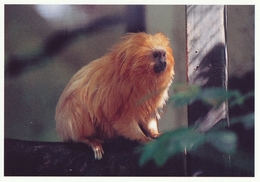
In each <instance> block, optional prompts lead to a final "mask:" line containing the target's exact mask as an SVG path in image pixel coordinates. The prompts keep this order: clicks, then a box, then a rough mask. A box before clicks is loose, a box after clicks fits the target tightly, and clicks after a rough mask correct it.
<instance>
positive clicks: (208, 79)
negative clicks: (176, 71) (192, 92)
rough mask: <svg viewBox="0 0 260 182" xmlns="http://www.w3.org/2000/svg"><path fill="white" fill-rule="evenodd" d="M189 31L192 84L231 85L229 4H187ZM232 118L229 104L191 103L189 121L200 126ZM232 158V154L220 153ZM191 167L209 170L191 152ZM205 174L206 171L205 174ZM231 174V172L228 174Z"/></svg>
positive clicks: (192, 170) (224, 171)
mask: <svg viewBox="0 0 260 182" xmlns="http://www.w3.org/2000/svg"><path fill="white" fill-rule="evenodd" d="M186 18H187V19H186V25H187V28H186V34H187V37H186V38H187V80H188V83H189V84H195V85H200V86H201V87H202V88H209V87H223V88H225V89H226V88H227V53H226V30H225V28H226V7H225V6H221V5H217V6H208V5H207V6H202V5H199V6H195V5H194V6H193V5H192V6H186ZM221 120H224V122H228V112H227V104H226V103H223V104H222V105H221V106H220V107H219V108H217V109H215V108H208V107H207V106H206V105H204V104H203V103H202V102H199V101H198V102H195V103H192V104H190V105H189V106H188V124H189V125H193V124H197V125H198V130H199V131H202V132H206V131H208V130H209V129H210V128H211V127H212V126H214V125H215V124H216V123H218V122H219V121H221ZM216 158H218V159H219V158H221V159H220V160H229V156H228V155H226V156H216ZM188 161H189V164H188V167H189V168H190V170H189V171H190V172H189V173H190V175H192V174H195V173H196V172H198V171H200V170H202V171H204V172H205V171H206V170H207V167H206V166H207V164H205V163H203V162H202V161H201V160H200V159H198V158H196V157H195V156H192V155H191V156H190V158H189V160H188ZM228 170H229V166H225V167H224V169H218V172H219V174H222V175H223V174H227V173H228ZM202 175H205V174H202ZM227 175H228V174H227Z"/></svg>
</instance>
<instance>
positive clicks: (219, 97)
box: [199, 87, 239, 108]
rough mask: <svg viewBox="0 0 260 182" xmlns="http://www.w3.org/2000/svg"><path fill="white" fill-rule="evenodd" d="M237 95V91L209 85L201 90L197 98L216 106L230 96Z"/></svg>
mask: <svg viewBox="0 0 260 182" xmlns="http://www.w3.org/2000/svg"><path fill="white" fill-rule="evenodd" d="M238 95H239V92H237V91H227V90H226V89H224V88H221V87H211V88H206V89H204V90H202V92H200V94H199V98H200V99H201V100H202V101H203V102H205V103H207V104H209V105H212V106H213V107H215V108H217V107H219V106H220V105H221V104H222V103H223V102H225V101H227V100H228V99H230V98H231V97H237V96H238Z"/></svg>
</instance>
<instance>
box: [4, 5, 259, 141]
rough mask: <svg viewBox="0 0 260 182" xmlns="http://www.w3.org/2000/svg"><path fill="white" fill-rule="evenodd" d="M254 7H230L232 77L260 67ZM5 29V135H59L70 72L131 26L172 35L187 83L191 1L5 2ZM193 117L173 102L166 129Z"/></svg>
mask: <svg viewBox="0 0 260 182" xmlns="http://www.w3.org/2000/svg"><path fill="white" fill-rule="evenodd" d="M254 8H255V7H254V6H227V12H228V17H227V20H228V21H227V45H228V60H229V68H228V69H229V77H230V78H232V77H236V78H241V77H244V76H245V75H247V74H248V73H252V72H254V41H255V39H254V23H255V19H254ZM4 29H5V43H4V44H5V87H4V89H5V92H4V93H5V96H4V97H5V100H4V107H5V108H4V112H5V113H4V114H5V122H4V130H5V137H6V138H13V139H23V140H36V141H60V140H59V137H58V136H57V134H56V131H55V121H54V114H55V107H56V104H57V102H58V99H59V96H60V95H61V93H62V91H63V89H64V88H65V86H66V85H67V83H68V81H69V79H70V78H71V77H72V76H73V75H74V74H75V73H76V72H77V71H78V70H79V69H80V68H81V67H82V66H84V65H86V64H88V63H89V62H90V61H92V60H95V59H97V58H99V57H101V56H103V55H104V54H105V53H107V52H108V51H109V48H110V47H111V46H112V45H113V44H114V43H116V42H118V41H119V40H120V37H121V36H123V35H125V34H126V33H127V32H138V31H145V32H147V33H150V34H154V33H157V32H163V33H164V34H165V35H166V36H168V37H169V38H170V41H171V46H172V49H173V52H174V57H175V64H176V65H175V73H176V75H175V79H174V83H179V82H182V83H183V82H186V36H185V6H181V5H178V6H175V5H167V6H162V5H142V6H141V5H139V6H130V5H5V25H4ZM249 81H251V80H249ZM170 95H171V93H170ZM186 116H187V112H186V108H185V107H183V108H173V107H172V106H171V105H168V106H167V108H166V109H165V110H164V115H163V118H162V119H161V121H160V122H159V129H160V131H169V130H172V129H175V128H179V127H182V126H186V125H187V117H186Z"/></svg>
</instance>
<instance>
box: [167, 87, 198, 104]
mask: <svg viewBox="0 0 260 182" xmlns="http://www.w3.org/2000/svg"><path fill="white" fill-rule="evenodd" d="M173 90H174V94H173V96H171V97H170V99H169V101H168V102H173V104H174V106H176V107H182V106H184V105H186V104H189V103H191V102H193V101H194V100H196V99H197V97H198V94H199V93H200V91H201V89H200V87H199V86H197V85H187V84H175V85H174V86H173Z"/></svg>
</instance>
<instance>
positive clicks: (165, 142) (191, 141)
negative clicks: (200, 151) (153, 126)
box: [139, 128, 205, 166]
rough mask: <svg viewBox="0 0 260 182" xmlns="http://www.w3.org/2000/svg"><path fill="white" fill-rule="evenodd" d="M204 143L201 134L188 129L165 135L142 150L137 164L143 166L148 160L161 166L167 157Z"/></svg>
mask: <svg viewBox="0 0 260 182" xmlns="http://www.w3.org/2000/svg"><path fill="white" fill-rule="evenodd" d="M204 141H205V137H204V135H203V134H201V133H198V132H196V131H195V130H193V129H190V128H182V129H178V130H175V131H172V132H168V133H165V134H163V135H162V136H161V137H160V138H158V139H157V140H155V141H152V142H150V143H148V144H146V145H145V146H144V147H143V148H142V151H143V153H142V155H141V158H140V161H139V163H140V165H144V164H145V163H146V162H147V161H148V160H150V159H153V160H154V161H155V163H156V164H157V165H158V166H162V165H164V164H165V162H166V161H167V160H168V158H169V157H171V156H173V155H175V154H177V153H180V152H184V151H185V150H186V151H190V150H194V149H196V148H197V147H198V146H199V145H201V144H203V143H204Z"/></svg>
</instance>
